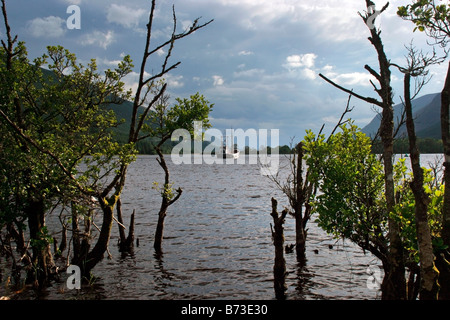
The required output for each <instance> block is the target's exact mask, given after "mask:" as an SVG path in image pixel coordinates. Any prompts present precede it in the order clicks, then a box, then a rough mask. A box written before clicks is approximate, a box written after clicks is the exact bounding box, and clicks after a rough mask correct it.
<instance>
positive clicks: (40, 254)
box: [25, 199, 54, 288]
mask: <svg viewBox="0 0 450 320" xmlns="http://www.w3.org/2000/svg"><path fill="white" fill-rule="evenodd" d="M25 212H26V214H27V218H28V227H29V229H30V239H31V241H32V248H33V258H32V262H33V265H34V268H33V269H32V270H30V271H31V274H29V277H28V280H29V281H30V280H33V281H35V284H37V285H38V286H39V288H42V287H43V286H44V285H45V284H46V282H47V280H48V276H49V275H50V273H51V269H52V268H53V267H54V263H53V257H52V253H51V249H50V243H49V241H48V239H46V238H45V237H44V236H45V207H44V200H43V199H38V200H36V199H31V200H30V203H29V204H28V207H27V208H26V209H25ZM36 281H37V283H36Z"/></svg>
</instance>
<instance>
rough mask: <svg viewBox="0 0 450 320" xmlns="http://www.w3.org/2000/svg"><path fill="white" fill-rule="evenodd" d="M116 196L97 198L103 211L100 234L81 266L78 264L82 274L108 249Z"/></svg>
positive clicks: (97, 261) (89, 269)
mask: <svg viewBox="0 0 450 320" xmlns="http://www.w3.org/2000/svg"><path fill="white" fill-rule="evenodd" d="M117 199H118V196H116V195H113V196H112V197H111V199H109V201H108V200H107V199H104V198H103V199H101V198H99V202H100V206H101V208H102V211H103V222H102V227H101V229H100V234H99V237H98V240H97V243H96V244H95V246H94V248H93V249H92V251H91V252H89V253H88V254H87V257H86V261H84V264H83V266H79V267H80V269H81V272H82V274H83V275H85V276H86V275H88V274H89V273H90V271H91V270H92V269H93V268H94V267H95V265H96V264H97V263H99V262H100V261H101V260H102V259H103V255H104V254H105V252H106V250H107V249H108V244H109V239H110V237H111V229H112V225H113V215H114V206H115V205H116V203H117Z"/></svg>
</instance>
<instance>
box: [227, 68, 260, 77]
mask: <svg viewBox="0 0 450 320" xmlns="http://www.w3.org/2000/svg"><path fill="white" fill-rule="evenodd" d="M263 74H264V70H263V69H249V70H242V71H236V72H234V73H233V76H234V77H236V78H241V77H255V76H261V75H263Z"/></svg>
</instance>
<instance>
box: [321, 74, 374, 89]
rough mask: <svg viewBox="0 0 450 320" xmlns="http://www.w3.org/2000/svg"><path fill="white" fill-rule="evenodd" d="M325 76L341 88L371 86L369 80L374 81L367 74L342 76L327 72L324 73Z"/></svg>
mask: <svg viewBox="0 0 450 320" xmlns="http://www.w3.org/2000/svg"><path fill="white" fill-rule="evenodd" d="M325 76H326V77H327V78H329V79H331V80H332V81H334V82H336V83H337V84H339V85H342V86H355V85H359V86H371V84H370V80H372V81H374V80H375V78H374V77H373V76H372V75H370V74H369V73H368V72H350V73H342V74H336V73H334V72H329V73H326V74H325ZM375 83H376V82H375Z"/></svg>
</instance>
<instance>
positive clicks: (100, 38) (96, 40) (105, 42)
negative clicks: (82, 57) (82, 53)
mask: <svg viewBox="0 0 450 320" xmlns="http://www.w3.org/2000/svg"><path fill="white" fill-rule="evenodd" d="M113 42H114V32H113V31H111V30H109V31H108V32H106V33H105V32H101V31H98V30H95V31H94V32H92V33H88V34H86V35H85V36H84V37H83V38H82V39H81V44H82V45H84V46H86V45H98V46H99V47H101V48H103V49H106V48H107V47H108V46H109V45H110V44H111V43H113Z"/></svg>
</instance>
